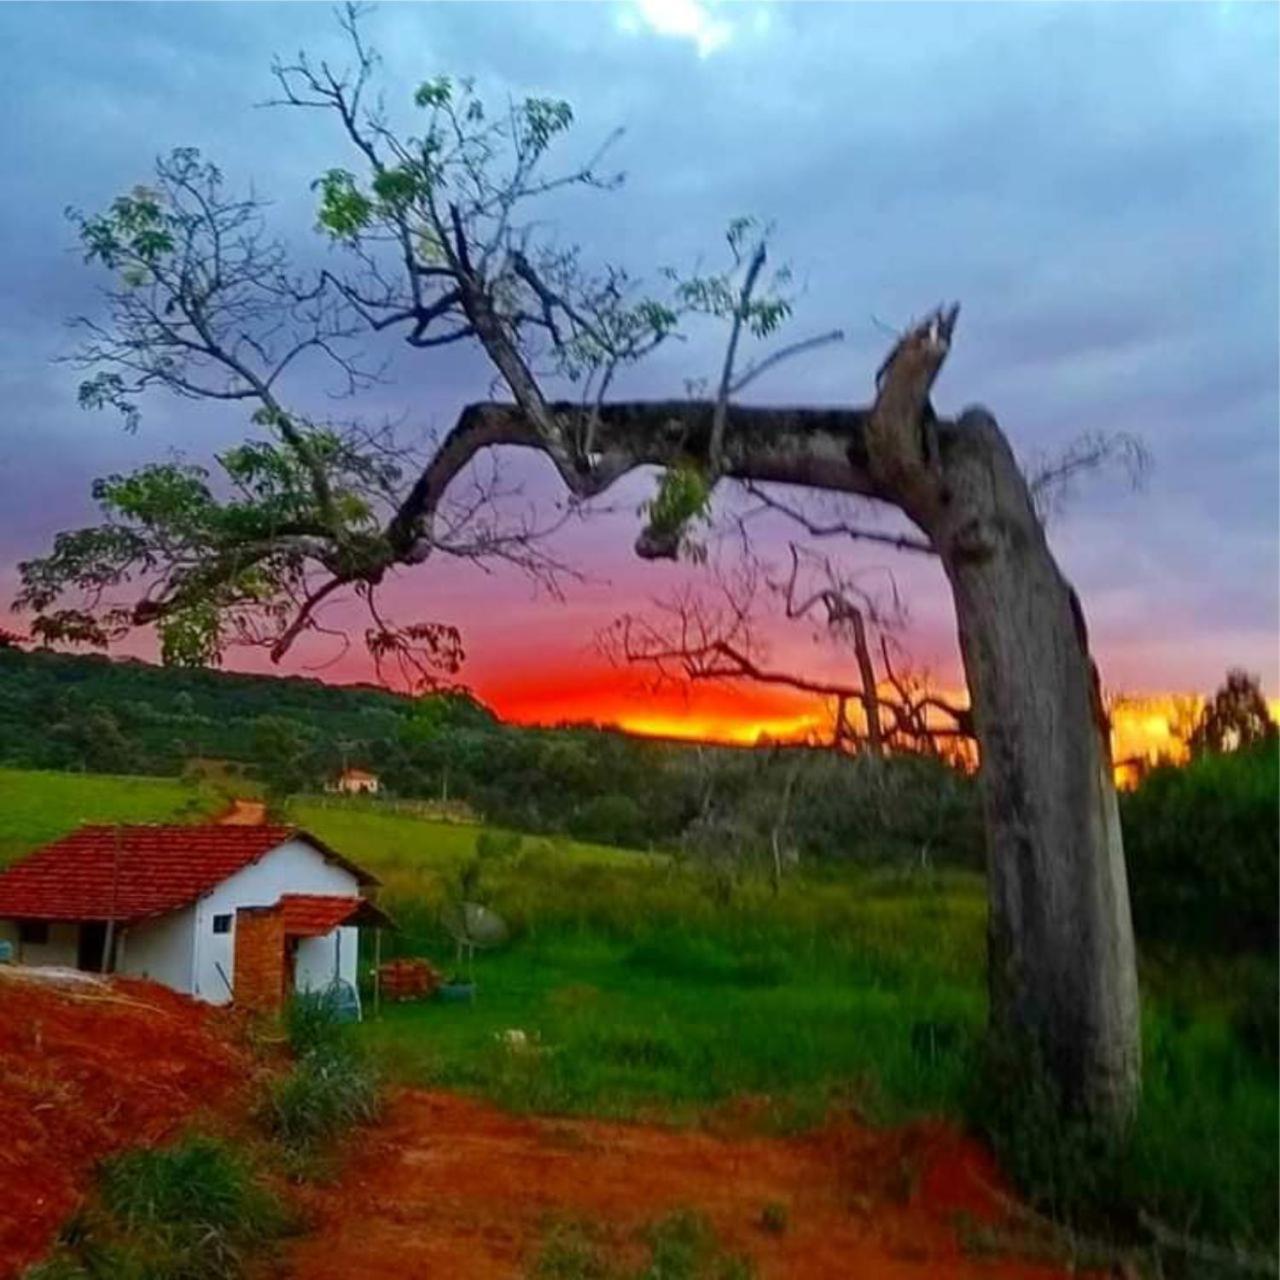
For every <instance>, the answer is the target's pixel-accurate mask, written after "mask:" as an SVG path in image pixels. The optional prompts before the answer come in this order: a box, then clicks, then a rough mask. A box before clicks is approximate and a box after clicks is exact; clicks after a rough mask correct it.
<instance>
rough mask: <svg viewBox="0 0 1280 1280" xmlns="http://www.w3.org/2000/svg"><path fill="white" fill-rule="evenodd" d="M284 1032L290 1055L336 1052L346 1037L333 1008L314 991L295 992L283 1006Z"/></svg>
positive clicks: (322, 996) (304, 1055) (303, 1056)
mask: <svg viewBox="0 0 1280 1280" xmlns="http://www.w3.org/2000/svg"><path fill="white" fill-rule="evenodd" d="M282 1022H283V1025H284V1033H285V1036H286V1037H287V1039H288V1041H289V1048H291V1049H292V1050H293V1053H294V1057H296V1058H305V1057H307V1056H308V1055H310V1054H313V1053H336V1052H338V1051H339V1046H340V1045H341V1044H342V1042H343V1040H344V1039H345V1038H346V1037H345V1034H344V1027H343V1024H342V1023H340V1022H339V1021H338V1020H337V1018H335V1017H334V1015H333V1007H332V1005H330V1003H329V1001H328V1000H326V999H325V997H324V995H323V994H322V993H321V992H318V991H304V992H299V993H298V994H297V995H295V996H294V997H293V998H292V999H291V1000H290V1001H289V1003H288V1004H287V1005H286V1006H285V1010H284V1017H283V1019H282Z"/></svg>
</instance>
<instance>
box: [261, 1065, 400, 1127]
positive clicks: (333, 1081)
mask: <svg viewBox="0 0 1280 1280" xmlns="http://www.w3.org/2000/svg"><path fill="white" fill-rule="evenodd" d="M378 1106H379V1098H378V1080H377V1076H376V1074H375V1072H374V1071H373V1069H372V1067H371V1066H370V1065H369V1064H368V1062H366V1061H365V1060H364V1058H363V1056H362V1055H360V1054H357V1053H356V1052H355V1051H354V1050H353V1049H351V1048H349V1047H347V1046H345V1045H344V1046H343V1047H342V1048H341V1049H340V1050H336V1051H335V1050H325V1051H322V1052H313V1053H310V1054H308V1055H307V1056H306V1057H305V1058H303V1059H302V1060H301V1061H300V1062H298V1064H297V1065H296V1066H295V1067H294V1069H293V1070H292V1071H291V1072H290V1073H289V1074H288V1075H287V1076H285V1077H284V1078H283V1079H281V1080H278V1081H276V1082H275V1083H274V1084H272V1085H271V1086H270V1087H269V1088H268V1090H267V1096H266V1099H265V1101H264V1103H263V1105H262V1107H261V1108H260V1112H259V1114H260V1116H261V1118H262V1119H263V1121H264V1122H265V1123H266V1125H267V1127H268V1129H269V1130H270V1131H271V1132H272V1133H273V1134H274V1135H275V1136H276V1137H277V1138H279V1139H280V1141H281V1142H283V1143H285V1144H286V1145H287V1146H290V1147H294V1148H300V1149H301V1148H308V1147H310V1146H312V1145H314V1144H315V1143H317V1142H321V1141H323V1140H324V1139H326V1138H331V1137H333V1136H334V1135H336V1134H338V1133H341V1132H342V1131H343V1130H344V1129H348V1128H350V1127H351V1126H352V1125H356V1124H365V1123H368V1122H369V1121H370V1120H373V1119H375V1118H376V1116H377V1114H378Z"/></svg>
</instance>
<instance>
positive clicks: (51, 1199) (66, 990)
mask: <svg viewBox="0 0 1280 1280" xmlns="http://www.w3.org/2000/svg"><path fill="white" fill-rule="evenodd" d="M228 1032H229V1023H228V1021H227V1017H226V1015H224V1014H221V1013H219V1012H218V1011H216V1010H214V1009H211V1008H209V1007H208V1006H206V1005H200V1004H197V1003H196V1002H195V1001H192V1000H188V999H186V998H185V997H183V996H179V995H176V994H175V993H174V992H172V991H169V990H168V989H167V988H165V987H160V986H157V985H156V984H154V983H151V982H139V981H132V980H128V979H123V978H116V979H112V980H110V981H106V982H86V981H76V980H74V979H68V980H67V981H66V982H65V983H63V984H58V985H54V984H53V983H50V982H48V981H34V980H32V979H31V978H30V977H25V978H24V977H22V976H21V971H19V970H16V969H7V970H6V969H0V1280H8V1277H10V1276H14V1275H17V1274H18V1273H19V1272H20V1271H21V1270H22V1269H23V1268H24V1267H25V1266H26V1265H27V1264H29V1263H30V1262H32V1261H34V1260H35V1259H36V1258H38V1257H40V1256H41V1255H42V1254H43V1253H44V1252H45V1251H46V1250H47V1249H48V1247H49V1245H50V1244H51V1243H52V1241H53V1238H54V1236H55V1235H56V1233H57V1231H58V1228H59V1227H60V1226H61V1225H62V1223H63V1222H64V1220H65V1219H66V1218H67V1217H68V1216H69V1215H70V1214H71V1213H72V1212H73V1210H74V1209H75V1208H76V1206H77V1204H78V1203H79V1201H80V1198H81V1197H82V1195H83V1194H84V1192H85V1190H86V1189H87V1188H88V1186H89V1184H90V1182H91V1181H92V1177H93V1172H94V1166H95V1165H96V1164H97V1162H98V1161H99V1160H101V1159H102V1158H103V1157H104V1156H108V1155H110V1154H112V1153H113V1152H116V1151H120V1150H123V1149H124V1148H126V1147H132V1146H140V1145H150V1144H154V1143H157V1142H160V1141H163V1140H164V1139H166V1138H168V1137H170V1136H172V1135H173V1134H174V1133H176V1132H177V1131H178V1130H179V1129H180V1128H181V1127H182V1126H183V1124H184V1123H185V1122H187V1121H188V1120H189V1119H191V1118H192V1117H193V1116H194V1115H195V1114H196V1113H197V1112H199V1111H203V1110H207V1109H212V1108H216V1107H219V1106H222V1105H225V1104H226V1103H227V1102H228V1101H229V1100H230V1099H231V1097H232V1095H233V1094H235V1093H236V1092H237V1091H238V1090H240V1089H241V1088H243V1086H244V1082H245V1081H246V1080H247V1079H248V1078H249V1077H250V1076H251V1075H252V1073H253V1067H252V1060H251V1058H250V1057H249V1055H248V1054H247V1052H245V1051H243V1050H241V1049H239V1048H237V1047H236V1046H235V1044H234V1043H233V1039H232V1037H230V1036H229V1034H228Z"/></svg>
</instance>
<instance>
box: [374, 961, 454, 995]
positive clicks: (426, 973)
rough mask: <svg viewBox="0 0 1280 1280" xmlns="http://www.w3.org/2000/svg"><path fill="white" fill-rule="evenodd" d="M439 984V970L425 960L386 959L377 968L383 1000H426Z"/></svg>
mask: <svg viewBox="0 0 1280 1280" xmlns="http://www.w3.org/2000/svg"><path fill="white" fill-rule="evenodd" d="M439 985H440V971H439V970H438V969H437V968H436V967H435V966H434V965H432V964H431V963H430V962H429V961H426V960H416V959H406V960H388V961H387V963H386V964H384V965H381V966H380V967H379V969H378V989H379V991H380V992H381V994H382V997H383V999H385V1000H426V999H427V998H428V997H429V996H431V995H433V994H434V993H435V989H436V988H437V987H438V986H439Z"/></svg>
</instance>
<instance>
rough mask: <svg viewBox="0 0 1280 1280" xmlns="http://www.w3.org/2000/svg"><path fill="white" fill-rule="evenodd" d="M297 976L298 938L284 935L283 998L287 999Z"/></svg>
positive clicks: (291, 993)
mask: <svg viewBox="0 0 1280 1280" xmlns="http://www.w3.org/2000/svg"><path fill="white" fill-rule="evenodd" d="M297 977H298V939H297V938H293V937H286V938H285V940H284V998H285V999H286V1000H288V999H289V997H290V996H291V995H293V992H294V983H295V982H296V981H297Z"/></svg>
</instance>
